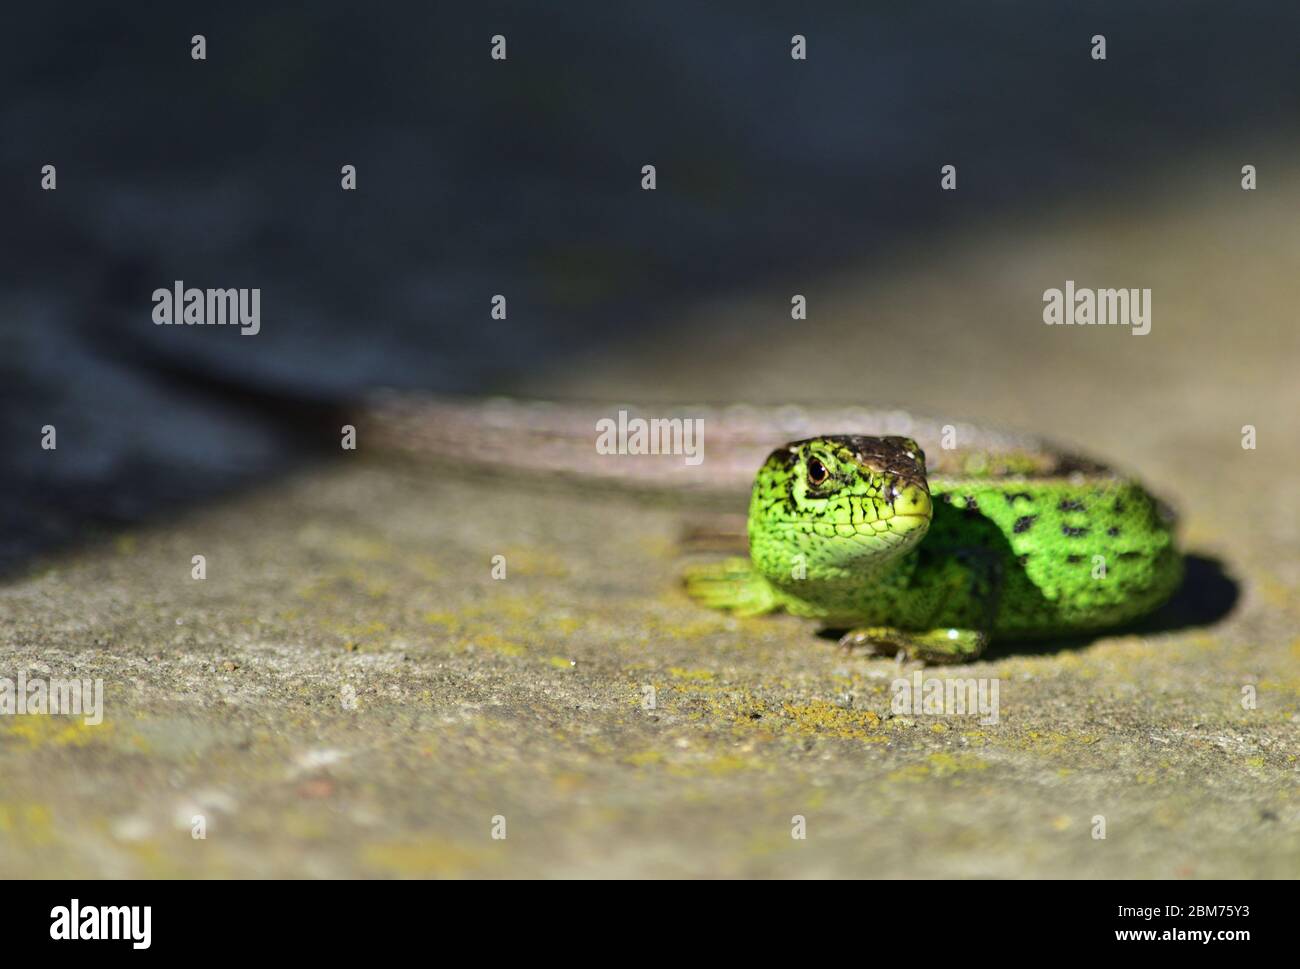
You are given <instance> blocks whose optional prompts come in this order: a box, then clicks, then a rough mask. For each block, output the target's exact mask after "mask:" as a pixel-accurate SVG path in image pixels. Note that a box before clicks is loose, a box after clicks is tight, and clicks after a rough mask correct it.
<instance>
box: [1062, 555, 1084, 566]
mask: <svg viewBox="0 0 1300 969" xmlns="http://www.w3.org/2000/svg"><path fill="white" fill-rule="evenodd" d="M1065 561H1067V562H1069V563H1070V564H1071V565H1078V564H1079V563H1080V562H1082V561H1083V556H1082V555H1067V556H1066V557H1065Z"/></svg>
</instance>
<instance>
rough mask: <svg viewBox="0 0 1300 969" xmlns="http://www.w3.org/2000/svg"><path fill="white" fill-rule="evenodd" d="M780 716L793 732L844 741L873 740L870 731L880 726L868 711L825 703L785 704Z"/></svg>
mask: <svg viewBox="0 0 1300 969" xmlns="http://www.w3.org/2000/svg"><path fill="white" fill-rule="evenodd" d="M781 716H782V717H784V718H785V720H786V722H787V724H788V728H789V729H791V730H793V731H794V732H796V733H801V734H813V735H821V736H828V737H842V738H844V739H846V740H875V739H878V738H875V737H873V736H872V731H874V730H875V729H876V728H877V727H879V726H880V717H879V716H877V715H876V714H875V713H874V712H873V711H871V710H847V709H845V708H844V707H837V706H836V705H835V704H833V703H829V702H827V701H826V700H811V701H809V702H808V703H786V704H784V705H783V706H782V707H781Z"/></svg>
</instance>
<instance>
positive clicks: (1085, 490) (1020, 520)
mask: <svg viewBox="0 0 1300 969" xmlns="http://www.w3.org/2000/svg"><path fill="white" fill-rule="evenodd" d="M1170 518H1171V516H1169V515H1168V514H1167V513H1165V512H1164V511H1163V510H1162V506H1161V505H1160V503H1159V502H1157V501H1156V499H1154V498H1153V497H1152V496H1151V495H1150V494H1148V493H1147V492H1146V491H1145V490H1143V488H1142V487H1141V486H1140V485H1139V484H1138V483H1136V482H1135V481H1133V480H1131V479H1127V478H1124V477H1121V476H1119V475H1116V474H1115V473H1113V472H1110V471H1108V470H1106V469H1104V468H1100V467H1096V466H1090V467H1080V468H1074V469H1070V468H1060V469H1056V470H1055V472H1054V473H1049V474H1042V473H1017V472H1016V469H1015V468H1014V466H1001V467H995V466H990V467H988V468H984V469H982V470H981V471H980V473H975V474H963V475H961V476H947V477H935V478H932V479H927V475H926V469H925V455H924V454H923V453H922V452H921V449H920V448H919V447H918V446H917V444H916V442H915V441H913V440H912V439H910V438H904V437H859V436H828V437H817V438H810V439H808V440H805V441H796V442H794V443H792V444H788V445H786V446H785V447H781V448H778V449H777V450H776V451H774V452H772V454H771V456H770V457H769V458H768V459H767V461H766V463H764V465H763V467H762V468H761V469H760V470H759V472H758V476H757V478H756V480H755V482H754V489H753V494H752V498H751V501H750V507H749V542H750V559H748V560H745V559H729V560H727V561H725V562H722V563H715V564H711V565H707V566H702V567H698V568H695V569H692V570H691V571H690V572H689V573H688V574H687V577H686V583H687V589H688V591H689V592H690V593H691V594H692V595H693V596H695V597H696V598H698V599H700V600H701V601H702V602H704V603H705V604H707V605H710V606H712V607H714V608H719V609H728V610H731V611H734V612H737V613H739V614H744V615H757V614H760V613H766V612H775V611H779V610H784V611H786V612H789V613H792V614H794V615H797V616H806V617H809V618H814V619H818V620H821V621H822V623H823V624H825V625H827V626H829V627H832V628H851V629H852V631H851V632H850V633H849V634H847V635H846V636H845V637H844V639H842V640H841V643H842V644H843V645H845V646H846V647H847V646H853V645H868V646H870V647H872V648H873V649H874V650H876V651H879V652H890V653H895V652H897V653H902V654H903V655H906V656H911V657H914V658H917V659H921V660H924V661H927V662H963V661H966V660H970V659H974V658H975V657H976V656H978V655H979V654H980V652H982V651H983V649H984V646H985V645H986V643H987V642H988V640H989V638H990V637H992V636H997V637H998V638H1027V637H1040V636H1045V635H1054V634H1064V633H1073V632H1087V631H1092V630H1100V629H1105V628H1109V627H1114V626H1118V625H1121V624H1123V623H1126V622H1129V621H1131V620H1133V619H1135V618H1137V617H1139V616H1141V615H1143V614H1144V613H1147V612H1150V611H1151V610H1153V609H1155V608H1156V607H1157V606H1159V605H1160V604H1161V603H1163V602H1164V601H1165V600H1166V599H1167V598H1168V597H1169V596H1170V595H1171V594H1172V593H1173V592H1174V590H1175V589H1176V588H1177V587H1178V584H1179V582H1180V581H1181V578H1182V559H1181V556H1180V555H1179V553H1178V551H1177V550H1176V548H1175V546H1174V536H1173V531H1172V522H1171V521H1170Z"/></svg>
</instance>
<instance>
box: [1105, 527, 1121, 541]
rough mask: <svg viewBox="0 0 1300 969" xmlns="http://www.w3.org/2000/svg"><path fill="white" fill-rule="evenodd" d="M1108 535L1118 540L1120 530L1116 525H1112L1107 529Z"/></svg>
mask: <svg viewBox="0 0 1300 969" xmlns="http://www.w3.org/2000/svg"><path fill="white" fill-rule="evenodd" d="M1106 534H1107V535H1109V536H1110V537H1111V538H1118V537H1119V529H1118V528H1116V527H1115V526H1114V525H1111V526H1110V528H1108V529H1106Z"/></svg>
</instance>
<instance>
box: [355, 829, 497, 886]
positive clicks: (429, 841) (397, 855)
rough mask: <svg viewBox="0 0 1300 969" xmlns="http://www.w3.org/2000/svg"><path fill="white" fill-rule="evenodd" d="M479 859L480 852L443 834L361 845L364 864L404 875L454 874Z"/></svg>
mask: <svg viewBox="0 0 1300 969" xmlns="http://www.w3.org/2000/svg"><path fill="white" fill-rule="evenodd" d="M478 861H479V856H478V855H477V854H476V853H474V852H472V851H469V850H467V849H465V848H461V847H460V846H458V845H455V844H453V843H451V842H450V841H445V840H443V839H441V838H424V839H421V840H419V841H387V842H380V843H378V844H372V845H366V846H365V847H364V848H362V849H361V862H362V864H364V865H366V866H367V867H369V868H373V869H376V870H378V871H381V872H385V873H387V874H393V875H398V876H400V877H403V878H425V877H430V876H433V877H438V876H444V877H451V876H455V875H459V874H460V873H461V872H463V871H465V869H467V868H471V867H473V866H474V865H475V864H477V863H478Z"/></svg>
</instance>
